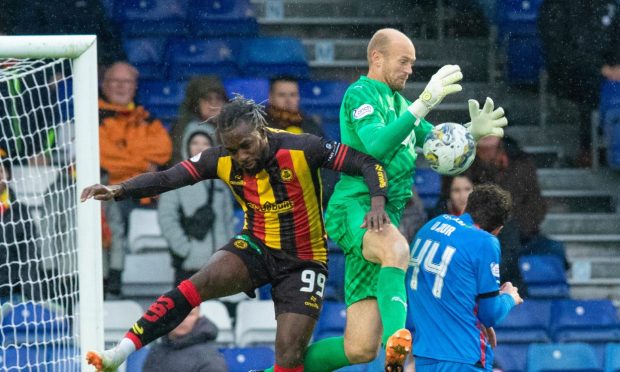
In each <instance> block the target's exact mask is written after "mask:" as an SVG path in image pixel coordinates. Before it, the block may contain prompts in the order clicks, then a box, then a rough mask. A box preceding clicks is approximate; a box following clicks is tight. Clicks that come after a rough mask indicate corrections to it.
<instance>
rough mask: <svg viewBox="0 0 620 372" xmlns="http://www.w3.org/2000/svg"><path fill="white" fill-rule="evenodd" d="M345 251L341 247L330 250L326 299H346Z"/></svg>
mask: <svg viewBox="0 0 620 372" xmlns="http://www.w3.org/2000/svg"><path fill="white" fill-rule="evenodd" d="M344 262H345V260H344V253H343V252H342V251H341V250H340V249H336V250H330V251H329V260H328V261H327V267H328V270H329V277H328V278H327V284H326V287H325V297H324V298H325V299H326V300H335V301H343V300H344Z"/></svg>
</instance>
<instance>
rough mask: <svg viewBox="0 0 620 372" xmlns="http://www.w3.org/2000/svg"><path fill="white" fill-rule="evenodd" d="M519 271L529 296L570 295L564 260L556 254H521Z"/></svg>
mask: <svg viewBox="0 0 620 372" xmlns="http://www.w3.org/2000/svg"><path fill="white" fill-rule="evenodd" d="M519 271H520V272H521V277H522V278H523V281H524V282H525V283H526V284H527V293H528V296H530V297H534V298H568V297H569V295H570V293H569V288H568V283H567V282H566V273H565V272H564V262H562V259H560V258H559V257H558V256H557V255H528V256H521V257H520V258H519Z"/></svg>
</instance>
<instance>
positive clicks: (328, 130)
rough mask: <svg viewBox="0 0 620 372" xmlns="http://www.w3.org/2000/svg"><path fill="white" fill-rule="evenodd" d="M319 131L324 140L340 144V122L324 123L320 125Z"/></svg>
mask: <svg viewBox="0 0 620 372" xmlns="http://www.w3.org/2000/svg"><path fill="white" fill-rule="evenodd" d="M321 129H322V130H323V134H324V135H325V138H326V139H328V140H331V141H338V142H340V122H338V121H326V122H323V124H321Z"/></svg>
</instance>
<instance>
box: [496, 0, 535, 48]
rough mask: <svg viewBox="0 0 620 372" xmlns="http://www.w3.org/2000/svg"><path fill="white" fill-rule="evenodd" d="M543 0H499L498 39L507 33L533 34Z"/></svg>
mask: <svg viewBox="0 0 620 372" xmlns="http://www.w3.org/2000/svg"><path fill="white" fill-rule="evenodd" d="M542 2H543V0H499V1H498V2H497V6H496V17H497V19H496V23H497V29H498V35H497V36H498V38H499V40H500V41H501V40H504V38H505V37H506V36H507V35H524V34H525V35H535V34H536V32H537V26H536V22H537V20H538V10H539V9H540V5H541V4H542Z"/></svg>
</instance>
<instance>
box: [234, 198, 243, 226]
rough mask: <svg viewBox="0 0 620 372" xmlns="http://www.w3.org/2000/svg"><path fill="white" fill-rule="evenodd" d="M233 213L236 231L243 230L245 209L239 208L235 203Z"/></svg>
mask: <svg viewBox="0 0 620 372" xmlns="http://www.w3.org/2000/svg"><path fill="white" fill-rule="evenodd" d="M233 214H234V216H235V232H241V230H243V222H244V221H243V218H244V217H245V215H244V213H243V209H241V208H237V205H236V204H235V208H234V212H233Z"/></svg>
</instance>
